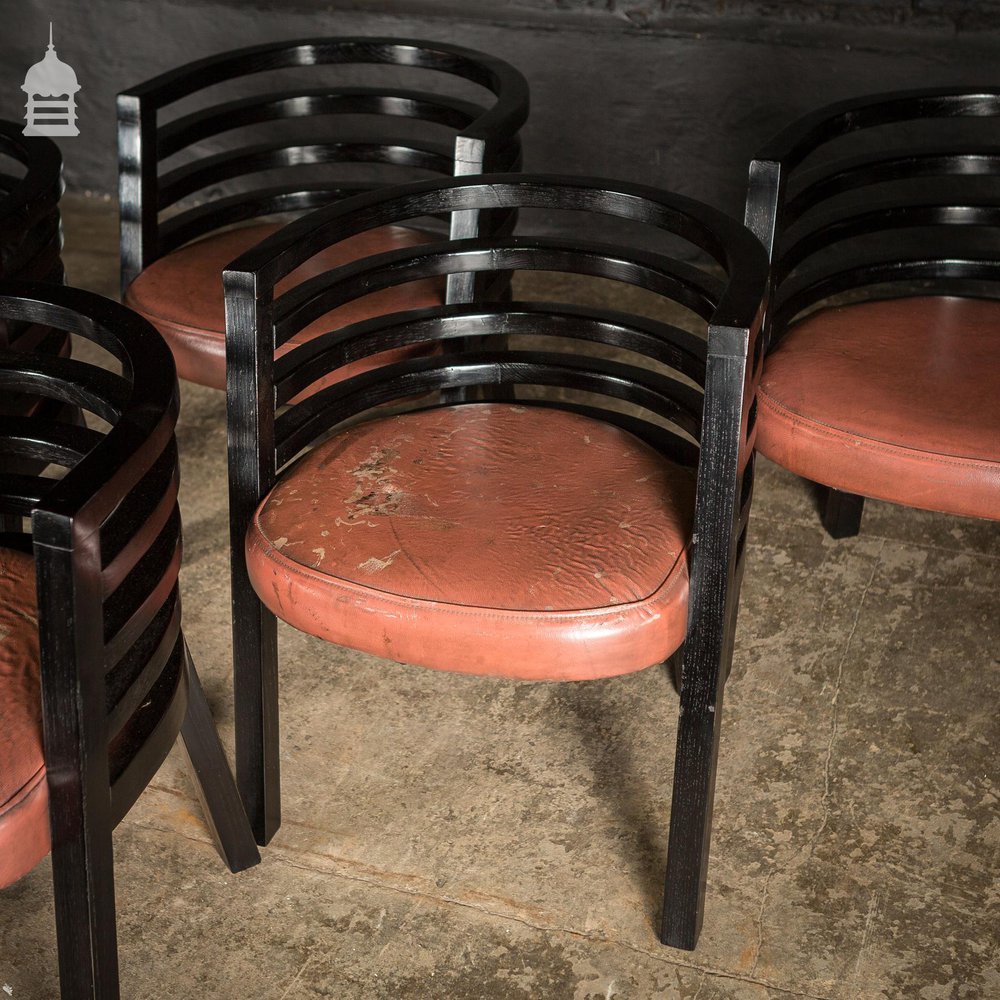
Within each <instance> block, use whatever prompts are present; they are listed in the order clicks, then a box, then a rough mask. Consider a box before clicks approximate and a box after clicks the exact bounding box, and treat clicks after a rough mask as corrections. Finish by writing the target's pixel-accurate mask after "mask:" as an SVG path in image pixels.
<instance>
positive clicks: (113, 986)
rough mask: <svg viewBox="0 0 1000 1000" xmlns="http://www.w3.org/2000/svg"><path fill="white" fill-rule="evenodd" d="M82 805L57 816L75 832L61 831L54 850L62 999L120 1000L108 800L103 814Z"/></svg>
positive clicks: (60, 810) (112, 856)
mask: <svg viewBox="0 0 1000 1000" xmlns="http://www.w3.org/2000/svg"><path fill="white" fill-rule="evenodd" d="M52 793H53V789H52V786H51V785H50V795H51V794H52ZM56 794H58V793H56ZM71 794H72V793H71ZM79 805H80V806H81V808H79V809H77V810H74V811H73V812H67V811H66V809H65V807H64V806H60V807H59V809H58V812H53V815H59V816H62V817H66V818H69V817H72V824H73V826H74V827H76V829H74V830H73V831H72V835H71V836H66V834H67V831H66V830H65V829H63V830H61V831H59V832H57V833H56V836H57V838H58V841H57V843H56V844H55V846H54V847H53V850H52V882H53V889H54V898H55V911H56V941H57V946H58V951H59V985H60V991H59V994H60V996H61V998H62V1000H119V996H120V994H119V985H118V934H117V929H116V925H115V882H114V854H113V850H112V845H111V820H110V801H109V802H108V804H107V807H106V808H104V809H96V810H95V809H86V810H85V809H83V808H82V803H79ZM95 812H100V813H101V814H102V815H100V816H99V817H95V816H94V815H93V813H95Z"/></svg>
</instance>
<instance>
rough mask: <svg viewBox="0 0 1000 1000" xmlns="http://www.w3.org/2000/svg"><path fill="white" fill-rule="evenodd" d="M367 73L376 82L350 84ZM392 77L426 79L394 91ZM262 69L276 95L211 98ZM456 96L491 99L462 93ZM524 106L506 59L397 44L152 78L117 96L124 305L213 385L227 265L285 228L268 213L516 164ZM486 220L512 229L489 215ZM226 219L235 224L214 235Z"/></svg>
mask: <svg viewBox="0 0 1000 1000" xmlns="http://www.w3.org/2000/svg"><path fill="white" fill-rule="evenodd" d="M414 71H416V72H414ZM365 72H367V73H368V75H369V76H370V75H371V74H372V73H373V72H374V73H377V74H378V75H379V76H380V77H381V82H380V83H378V84H375V85H372V84H367V83H359V82H357V79H356V75H357V74H358V73H362V74H363V73H365ZM400 73H403V74H407V73H408V74H409V76H411V77H412V76H418V77H420V78H422V79H423V80H424V81H425V82H422V83H420V84H419V87H414V86H413V85H399V84H398V83H397V82H396V81H397V80H398V78H399V75H400ZM345 74H346V80H347V82H345ZM262 76H263V78H264V79H265V80H267V81H268V83H267V86H269V87H272V88H275V89H269V90H267V92H265V93H256V94H251V95H247V94H246V93H244V92H243V90H240V91H239V93H238V96H233V95H232V93H226V94H225V95H224V96H222V97H220V96H218V94H219V86H220V85H223V86H225V85H230V86H237V87H240V86H242V87H244V88H246V87H253V86H254V85H255V84H256V89H258V90H259V87H260V80H261V77H262ZM275 76H277V77H278V78H279V79H278V80H277V82H274V81H273V78H274V77H275ZM456 90H457V91H458V93H459V96H455V91H456ZM465 90H469V91H475V92H476V93H477V94H479V95H482V94H483V93H485V94H486V95H487V96H486V99H485V100H483V98H482V96H479V97H477V98H476V99H469V98H468V97H466V96H464V91H465ZM449 91H450V92H449ZM192 102H196V103H197V107H195V108H194V109H193V110H192V109H191V108H190V105H191V104H192ZM208 102H211V103H208ZM178 109H179V110H178ZM527 110H528V90H527V84H526V82H525V80H524V78H523V77H522V76H521V74H520V73H518V72H517V70H515V69H514V68H513V67H511V66H509V65H507V64H506V63H504V62H502V61H501V60H499V59H494V58H492V57H491V56H488V55H484V54H482V53H478V52H473V51H471V50H468V49H463V48H459V47H457V46H452V45H447V44H444V43H438V42H424V41H412V40H405V39H395V38H321V39H315V40H302V41H288V42H276V43H271V44H266V45H257V46H253V47H250V48H246V49H239V50H236V51H234V52H228V53H223V54H221V55H217V56H212V57H209V58H207V59H202V60H199V61H197V62H194V63H190V64H189V65H186V66H182V67H180V68H179V69H176V70H173V71H171V72H168V73H165V74H163V75H161V76H159V77H156V78H155V79H153V80H150V81H149V82H148V83H145V84H143V85H141V86H139V87H135V88H133V89H132V90H130V91H127V92H126V93H123V94H120V95H119V97H118V142H119V203H120V206H121V209H120V211H121V279H122V293H123V296H124V300H125V301H126V302H127V303H128V304H129V305H130V306H132V307H133V308H135V309H137V310H138V311H139V312H141V313H142V314H143V315H145V316H147V317H148V318H149V319H150V320H152V321H153V323H154V324H155V325H156V326H157V327H158V328H159V329H160V331H161V333H163V334H164V336H165V337H166V338H167V341H168V343H169V344H170V345H171V348H172V350H173V352H174V355H175V358H176V360H177V364H178V372H179V374H180V376H181V377H182V378H185V379H189V380H191V381H195V382H200V383H201V384H205V385H211V386H213V387H216V388H221V387H222V386H223V384H224V382H225V372H224V354H225V344H224V338H223V328H224V318H223V303H222V289H221V271H222V268H223V267H224V266H225V265H226V264H227V263H228V262H229V261H230V260H232V259H233V258H234V257H236V256H238V255H239V254H240V253H241V252H243V251H244V250H246V249H247V248H248V247H250V246H252V245H253V244H254V243H256V242H258V241H259V240H260V239H262V238H264V237H266V236H267V235H269V234H270V233H272V232H274V231H275V229H277V228H278V223H277V222H275V221H273V220H274V216H275V215H278V214H286V213H290V212H291V213H298V212H302V211H306V210H310V209H315V208H317V207H320V206H323V205H326V204H329V203H330V202H332V201H336V200H338V199H340V198H343V197H345V196H347V195H351V194H355V193H357V192H359V191H364V190H368V189H370V188H373V187H378V186H380V185H384V184H386V183H390V182H394V181H396V182H398V181H400V180H413V179H416V178H418V177H422V176H426V175H427V173H428V172H430V173H432V174H433V173H437V174H445V175H457V174H468V173H481V172H482V171H483V170H484V169H495V170H511V169H517V167H518V166H519V164H520V140H519V137H518V130H519V129H520V127H521V125H522V124H523V123H524V120H525V118H526V116H527ZM172 112H173V113H174V114H173V117H170V118H169V120H166V119H167V116H169V115H170V114H171V113H172ZM206 143H208V144H209V149H210V150H211V151H210V152H205V148H206V147H205V144H206ZM262 220H268V221H262ZM479 222H480V220H478V219H477V218H476V217H475V216H471V215H462V216H455V217H453V218H452V219H451V227H452V234H453V235H455V236H460V235H464V234H468V233H471V232H473V231H474V230H475V227H476V226H477V225H478V224H479ZM482 222H483V224H485V225H489V226H491V227H502V226H504V225H509V224H510V221H509V220H505V219H503V218H499V217H497V215H496V213H487V217H486V218H485V219H484V220H482ZM233 225H239V226H240V228H238V229H236V230H232V229H230V230H228V231H226V232H220V228H222V227H231V226H233ZM425 225H426V220H425ZM199 238H200V239H199ZM427 238H428V237H427V236H426V234H425V233H422V232H421V230H420V227H419V226H418V227H416V228H409V229H403V228H400V227H389V228H386V229H383V230H381V231H379V232H377V233H372V234H369V236H368V237H367V238H366V240H365V241H364V242H363V243H361V244H359V245H357V246H355V245H349V246H345V247H342V248H341V250H340V255H341V257H347V258H350V257H353V256H359V255H360V256H364V255H365V254H366V253H369V252H371V250H372V247H373V246H377V247H379V248H381V249H389V248H391V247H394V246H408V245H410V244H412V243H414V242H419V241H421V240H426V239H427ZM192 240H198V242H196V243H193V244H192V242H191V241H192ZM337 262H339V261H330V260H328V261H325V262H323V263H324V264H325V266H327V267H329V266H332V264H333V263H337ZM306 276H308V275H301V274H300V275H296V276H292V277H290V278H289V280H290V281H291V282H295V281H300V280H302V279H303V277H306ZM411 294H418V295H420V296H422V298H423V299H424V300H425V301H426V300H437V299H439V298H442V297H444V296H445V294H447V296H448V297H449V298H451V299H452V300H455V299H457V298H458V297H466V298H467V297H469V296H470V295H471V294H472V289H471V288H467V287H465V286H464V285H460V284H457V283H456V282H452V283H451V284H450V285H449V287H448V288H447V291H446V290H445V289H444V288H438V287H437V286H424V287H423V288H421V289H418V290H414V291H413V292H411ZM362 308H364V306H363V307H362ZM410 353H411V354H412V353H413V351H412V350H411V352H410Z"/></svg>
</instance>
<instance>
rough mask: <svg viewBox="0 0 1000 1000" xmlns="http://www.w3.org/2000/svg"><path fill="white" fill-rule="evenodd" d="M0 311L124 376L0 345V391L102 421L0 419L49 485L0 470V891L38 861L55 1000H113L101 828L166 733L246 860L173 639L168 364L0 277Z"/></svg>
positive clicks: (110, 821) (145, 774)
mask: <svg viewBox="0 0 1000 1000" xmlns="http://www.w3.org/2000/svg"><path fill="white" fill-rule="evenodd" d="M0 317H2V318H3V320H4V321H10V320H15V321H19V322H25V323H41V324H45V325H46V326H50V327H53V328H55V329H58V330H61V331H67V332H71V333H75V334H79V335H81V336H84V337H87V338H89V339H90V340H92V341H94V342H95V343H97V344H99V345H100V346H101V347H102V348H104V349H105V350H107V351H108V352H110V354H111V355H112V356H113V357H114V359H115V361H116V362H117V363H118V364H119V365H120V369H121V370H120V373H115V372H112V371H110V370H106V369H104V368H99V367H97V366H95V365H92V364H87V363H84V362H81V361H75V360H70V359H68V358H60V357H54V356H52V355H48V356H46V355H41V354H37V353H24V352H19V351H12V350H10V349H8V348H0V394H6V393H8V392H26V393H32V394H35V395H37V396H41V397H45V398H47V399H53V400H58V401H60V402H61V403H71V404H73V406H74V407H82V408H83V409H84V410H87V411H89V412H90V413H92V414H94V415H95V416H96V417H99V418H100V420H101V421H103V422H106V425H109V429H108V430H107V431H104V432H102V431H98V430H94V429H90V428H88V427H85V426H80V425H79V423H75V422H71V423H66V422H59V421H58V420H55V419H50V418H48V417H46V416H45V415H44V414H43V413H41V412H40V411H37V410H36V411H34V412H30V413H25V414H22V415H20V416H17V417H14V416H6V417H4V418H3V420H2V422H0V456H3V457H7V456H13V457H17V458H29V459H31V460H32V461H33V462H35V463H37V465H38V466H39V467H41V466H48V467H49V469H50V470H51V469H62V470H63V471H64V474H63V475H62V476H61V477H58V476H53V475H52V474H51V472H46V474H45V475H41V474H40V473H39V474H34V475H27V474H23V473H9V472H3V473H2V474H0V512H2V514H3V515H4V516H5V517H6V522H5V523H6V525H7V527H8V528H12V527H16V528H17V529H19V530H16V531H10V530H8V531H7V532H6V533H4V534H3V535H0V885H4V886H5V885H8V884H10V883H11V882H13V881H15V880H16V879H18V878H20V877H21V876H22V875H24V874H26V873H27V872H28V871H30V870H31V869H32V868H33V867H34V866H35V865H36V864H37V863H38V861H40V860H41V859H42V858H43V857H44V856H45V855H46V854H47V853H48V852H49V850H50V849H51V852H52V870H53V880H54V886H55V910H56V930H57V938H58V944H59V974H60V981H61V984H62V996H63V997H64V998H74V1000H75V998H81V1000H82V998H88V1000H90V998H99V1000H110V998H116V997H117V996H118V995H119V994H118V967H117V945H116V932H115V898H114V878H113V859H112V843H111V832H112V829H113V827H114V826H115V825H116V824H117V823H118V822H119V820H121V819H122V818H123V817H124V816H125V814H126V813H127V812H128V810H129V809H130V808H131V806H132V804H133V803H134V802H135V800H136V799H137V797H138V796H139V793H140V792H141V791H142V790H143V788H145V787H146V785H147V784H148V782H149V781H150V779H151V778H152V776H153V775H154V774H155V772H156V771H157V769H158V768H159V767H160V764H161V763H162V761H163V759H164V758H165V757H166V755H167V753H168V751H169V750H170V748H171V746H172V745H173V744H174V741H175V739H176V737H177V735H178V733H180V734H181V736H182V738H183V741H184V745H185V747H186V749H187V752H188V754H189V756H190V759H191V762H192V764H193V767H194V772H195V776H196V780H197V783H198V785H199V789H200V794H201V795H202V796H203V802H204V804H205V805H206V819H207V820H208V822H209V826H210V828H211V830H212V833H213V835H214V837H215V838H216V840H217V842H218V844H219V845H220V847H221V850H222V852H223V855H224V857H225V860H226V862H227V863H228V865H229V867H230V868H231V870H232V871H234V872H235V871H239V870H241V869H243V868H246V867H249V866H250V865H253V864H256V863H257V862H258V861H259V860H260V857H259V854H258V851H257V847H256V845H255V844H254V842H253V837H252V835H251V832H250V828H249V825H248V824H247V821H246V815H245V813H244V811H243V808H242V805H241V803H240V800H239V796H238V793H237V791H236V786H235V784H234V782H233V779H232V775H231V773H230V771H229V765H228V763H227V762H226V758H225V754H224V752H223V750H222V747H221V745H220V743H219V740H218V736H217V734H216V731H215V727H214V725H213V722H212V717H211V714H210V712H209V707H208V704H207V702H206V701H205V696H204V693H203V692H202V689H201V686H200V684H199V681H198V676H197V674H196V673H195V670H194V666H193V664H192V662H191V659H190V656H189V654H188V650H187V647H186V645H185V642H184V637H183V634H182V632H181V625H180V600H179V595H178V588H177V573H178V568H179V564H180V551H181V549H180V543H181V538H180V515H179V512H178V508H177V447H176V443H175V440H174V424H175V422H176V417H177V377H176V374H175V371H174V366H173V363H172V361H171V358H170V353H169V351H168V350H167V348H166V346H165V345H164V343H163V341H162V339H161V338H160V337H159V336H158V334H157V333H156V331H155V330H154V329H153V328H152V327H150V326H149V324H147V323H146V322H145V321H144V320H142V319H141V318H139V317H138V316H135V315H134V314H132V313H131V312H129V311H128V310H127V309H124V308H122V307H121V306H119V305H116V304H115V303H113V302H109V301H108V300H106V299H103V298H101V297H99V296H96V295H92V294H90V293H87V292H82V291H79V290H76V289H71V288H65V287H62V286H58V285H44V284H37V283H21V282H4V283H0ZM4 468H6V466H4ZM27 528H30V530H25V529H27ZM43 733H44V736H43Z"/></svg>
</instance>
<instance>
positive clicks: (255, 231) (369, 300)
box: [125, 223, 444, 389]
mask: <svg viewBox="0 0 1000 1000" xmlns="http://www.w3.org/2000/svg"><path fill="white" fill-rule="evenodd" d="M279 228H280V226H279V225H277V224H274V223H260V224H257V225H253V226H244V227H242V228H240V229H230V230H228V231H226V232H223V233H214V234H212V235H210V236H206V237H205V238H204V239H202V240H199V241H198V242H197V243H189V244H188V245H187V246H183V247H180V248H179V249H178V250H175V251H173V253H169V254H167V255H166V256H165V257H161V258H160V259H159V260H156V261H154V262H153V263H152V264H150V265H149V267H147V268H146V269H145V270H144V271H143V272H142V273H141V274H140V275H139V276H138V277H137V278H136V279H135V280H134V281H133V282H132V284H131V285H129V287H128V289H127V290H126V292H125V304H126V305H127V306H129V307H130V308H132V309H135V310H136V312H138V313H141V314H142V315H143V316H145V317H146V318H147V319H148V320H149V321H150V322H151V323H152V324H153V325H154V326H155V327H156V328H157V329H158V330H159V331H160V333H162V334H163V336H164V338H165V339H166V341H167V343H168V344H169V345H170V349H171V350H172V351H173V354H174V360H175V361H176V363H177V374H178V375H179V376H180V377H181V378H183V379H187V380H188V381H189V382H197V383H198V384H199V385H207V386H210V387H211V388H213V389H225V387H226V310H225V299H224V297H223V293H222V272H223V270H224V269H225V267H226V266H227V265H228V264H230V263H232V261H234V260H235V259H236V258H237V257H239V255H240V254H241V253H243V252H244V251H245V250H249V249H250V248H251V247H252V246H254V245H256V244H257V243H259V242H260V241H261V240H263V239H264V238H265V237H267V236H270V235H271V234H272V233H274V232H276V231H277V230H278V229H279ZM432 238H433V237H431V236H429V235H428V234H426V233H420V232H417V231H415V230H413V229H406V228H404V227H402V226H383V227H382V228H381V229H373V230H370V231H369V232H366V233H360V234H359V235H357V236H353V237H351V238H350V239H347V240H344V241H343V242H342V243H338V244H337V245H336V246H333V247H330V248H329V249H327V250H325V251H323V252H322V253H319V254H317V255H316V256H315V257H312V258H310V259H309V260H307V261H306V262H305V263H304V264H303V265H302V266H301V267H299V268H297V269H296V270H295V271H293V272H292V273H291V274H290V275H288V277H287V278H285V279H284V280H283V281H281V282H279V283H278V286H277V294H278V295H280V294H282V293H283V292H287V291H288V289H290V288H292V287H294V286H295V285H297V284H299V283H300V282H303V281H306V280H307V279H309V278H312V277H315V276H316V275H317V274H321V273H322V272H324V271H328V270H329V269H330V268H333V267H337V266H339V265H341V264H346V263H349V262H350V261H352V260H358V259H359V258H362V257H367V256H370V255H372V254H376V253H384V252H385V251H388V250H397V249H400V248H402V247H412V246H419V245H420V244H421V243H426V242H428V240H430V239H432ZM443 301H444V279H433V280H427V281H419V282H411V283H409V284H406V285H399V286H396V287H395V288H389V289H385V290H384V291H381V292H374V293H372V294H371V295H366V296H364V297H363V298H361V299H356V300H355V301H353V302H349V303H347V304H346V305H344V306H341V307H340V308H339V309H334V310H333V311H332V312H329V313H327V314H326V315H325V316H321V317H320V318H319V319H318V320H316V321H315V322H313V323H311V324H310V325H309V326H308V327H306V328H305V329H304V330H300V331H299V332H298V333H297V334H296V335H295V336H294V337H293V338H292V340H291V341H290V343H289V344H287V345H285V346H284V347H283V348H282V349H279V351H278V354H279V355H281V354H283V353H284V352H285V351H287V350H290V349H291V347H292V346H294V345H296V344H300V343H303V342H304V341H306V340H309V339H311V338H312V337H315V336H318V335H319V334H321V333H326V332H327V331H328V330H335V329H337V328H338V327H342V326H347V325H348V324H350V323H356V322H358V321H359V320H364V319H369V318H371V317H373V316H380V315H383V314H386V313H393V312H400V311H401V310H404V309H418V308H421V307H423V306H434V305H440V304H441V303H442V302H443ZM431 349H432V348H428V347H427V346H426V345H417V346H414V347H407V348H400V349H397V350H394V351H384V352H383V353H381V354H378V355H374V356H372V357H371V358H364V359H362V360H361V361H357V362H354V363H352V364H350V365H346V366H345V367H343V368H341V369H338V371H337V373H336V374H337V376H338V378H340V379H344V378H349V377H350V376H352V375H357V374H359V373H360V372H362V371H367V370H368V369H369V368H372V367H375V366H377V365H384V364H390V363H391V362H393V361H401V360H404V359H405V358H410V357H418V356H421V355H423V354H427V353H429V351H430V350H431ZM330 381H333V380H328V381H327V382H326V383H325V384H329V382H330Z"/></svg>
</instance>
